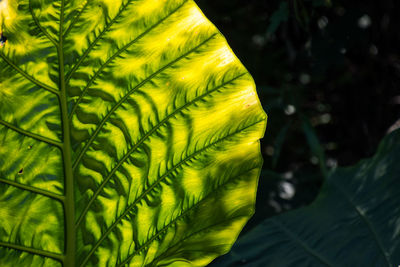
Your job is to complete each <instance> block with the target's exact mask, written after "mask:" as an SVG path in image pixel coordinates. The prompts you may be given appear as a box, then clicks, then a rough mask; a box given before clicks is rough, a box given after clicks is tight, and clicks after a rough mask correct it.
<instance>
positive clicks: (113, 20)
mask: <svg viewBox="0 0 400 267" xmlns="http://www.w3.org/2000/svg"><path fill="white" fill-rule="evenodd" d="M132 2H133V0H128V1H127V2H126V4H122V6H121V8H120V9H119V11H118V13H117V14H116V15H115V17H114V18H113V19H112V20H111V21H110V22H109V23H108V24H107V25H106V26H105V27H104V29H103V30H102V31H101V32H100V33H99V35H98V36H96V38H95V39H94V41H93V42H92V43H91V44H90V45H89V47H88V49H86V51H85V53H83V55H82V56H81V57H80V58H79V60H78V62H77V63H76V64H75V65H74V66H73V67H72V69H71V71H70V72H69V73H68V75H67V77H66V79H65V80H66V82H68V81H69V79H70V78H71V77H72V75H73V74H74V73H75V71H76V70H77V69H78V67H79V66H80V65H81V64H82V62H83V60H84V59H85V58H86V57H87V55H89V53H90V52H91V51H92V49H93V48H94V46H95V45H96V44H97V42H98V41H99V40H100V39H101V37H102V36H103V35H104V34H105V33H106V32H107V31H108V30H109V29H110V27H111V26H112V25H113V24H114V22H115V21H116V20H117V18H118V17H119V16H120V15H121V14H122V12H123V11H124V10H125V9H126V8H127V7H128V5H129V4H130V3H132Z"/></svg>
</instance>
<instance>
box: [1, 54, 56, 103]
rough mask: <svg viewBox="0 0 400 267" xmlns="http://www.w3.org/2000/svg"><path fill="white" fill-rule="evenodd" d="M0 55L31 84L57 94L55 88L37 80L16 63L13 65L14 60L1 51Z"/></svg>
mask: <svg viewBox="0 0 400 267" xmlns="http://www.w3.org/2000/svg"><path fill="white" fill-rule="evenodd" d="M0 57H1V58H2V59H3V60H4V61H5V62H6V63H7V64H8V65H9V66H10V67H12V68H13V69H14V70H16V71H17V72H18V73H19V74H21V75H22V76H24V77H25V78H26V79H27V80H29V81H30V82H32V83H33V84H35V85H37V86H39V87H40V88H42V89H44V90H47V91H49V92H51V93H53V94H55V95H57V96H58V95H59V92H58V90H57V89H54V88H53V87H50V86H49V85H47V84H44V83H42V82H40V81H38V80H36V79H35V78H34V77H32V76H30V75H29V74H28V73H26V72H25V71H23V70H22V69H21V68H19V67H18V66H17V65H15V63H14V62H12V61H11V60H10V59H9V58H8V57H6V56H5V55H4V54H3V53H0Z"/></svg>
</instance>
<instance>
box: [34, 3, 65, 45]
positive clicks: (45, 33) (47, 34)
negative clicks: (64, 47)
mask: <svg viewBox="0 0 400 267" xmlns="http://www.w3.org/2000/svg"><path fill="white" fill-rule="evenodd" d="M31 1H32V0H29V12H30V13H31V16H32V18H33V20H34V21H35V23H36V25H37V26H38V28H39V29H40V31H41V32H42V33H43V34H44V35H46V37H47V38H48V39H49V40H50V42H52V43H53V45H54V46H55V47H56V48H58V44H57V42H56V41H55V40H54V39H53V37H51V36H50V34H49V33H48V32H47V31H46V30H45V29H43V27H42V25H40V22H39V19H38V18H37V17H36V15H35V12H33V8H32V3H31Z"/></svg>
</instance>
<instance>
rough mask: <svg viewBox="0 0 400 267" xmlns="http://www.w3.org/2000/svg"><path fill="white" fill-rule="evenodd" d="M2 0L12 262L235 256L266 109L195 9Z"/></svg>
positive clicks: (190, 261) (4, 173) (4, 245)
mask: <svg viewBox="0 0 400 267" xmlns="http://www.w3.org/2000/svg"><path fill="white" fill-rule="evenodd" d="M0 8H1V9H0V23H1V24H0V25H1V29H0V30H1V31H2V40H3V41H2V46H1V47H0V65H1V68H0V103H1V105H0V266H61V265H64V266H124V265H129V266H143V265H156V266H167V265H168V266H185V265H194V266H202V265H206V264H207V263H209V262H210V261H211V260H212V259H214V258H215V257H217V256H218V255H220V254H223V253H226V252H227V251H228V250H229V249H230V247H231V246H232V244H233V242H234V240H235V239H236V237H237V235H238V233H239V232H240V230H241V229H242V227H243V225H244V224H245V223H246V221H247V220H248V218H249V217H250V216H251V215H252V213H253V212H254V201H255V191H256V185H257V179H258V174H259V170H260V166H261V164H262V159H261V156H260V152H259V138H260V137H261V136H262V135H263V133H264V130H265V123H266V115H265V114H264V112H263V110H262V108H261V106H260V103H259V101H258V98H257V95H256V91H255V87H254V82H253V80H252V78H251V76H250V75H249V74H248V72H247V71H246V69H245V68H244V67H243V66H242V64H241V63H240V62H239V60H238V59H237V58H236V57H235V56H234V54H233V53H232V51H231V50H230V48H229V47H228V45H227V43H226V40H225V39H224V37H223V36H222V35H221V34H220V33H219V32H218V30H217V29H216V28H215V27H214V26H213V25H212V24H211V23H210V22H209V21H208V20H207V19H206V18H205V17H204V15H203V14H202V13H201V11H200V10H199V9H198V7H197V6H196V4H195V3H194V2H193V1H185V0H90V1H77V0H58V1H51V0H30V1H28V0H15V1H11V0H1V1H0ZM6 39H7V40H6ZM5 40H6V41H5ZM4 41H5V43H4Z"/></svg>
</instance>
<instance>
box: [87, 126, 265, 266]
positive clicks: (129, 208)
mask: <svg viewBox="0 0 400 267" xmlns="http://www.w3.org/2000/svg"><path fill="white" fill-rule="evenodd" d="M260 122H262V121H257V122H255V123H252V124H250V125H247V126H245V127H243V128H241V129H238V130H236V131H234V132H233V133H231V134H228V135H226V136H224V137H222V138H220V139H218V140H216V141H215V142H213V143H210V144H209V145H207V146H205V147H203V148H201V149H199V150H197V151H195V152H193V153H192V154H190V155H188V156H187V157H186V158H184V159H182V160H181V161H180V162H178V163H177V164H176V165H175V166H174V167H172V168H171V169H169V170H168V171H167V172H166V173H164V174H163V175H162V176H160V177H159V178H158V179H157V180H156V181H155V182H154V183H153V184H152V185H151V186H150V187H149V188H147V189H146V190H145V191H144V192H143V193H142V194H141V195H140V196H139V197H138V198H137V199H135V200H134V201H133V202H132V204H130V205H129V206H128V207H127V208H126V209H125V211H124V213H122V214H121V215H120V216H119V217H118V218H117V219H116V220H115V222H114V223H113V224H112V225H111V226H110V227H109V228H108V229H107V231H106V232H105V233H104V234H103V235H102V236H101V238H100V239H99V240H98V241H97V242H96V244H95V245H94V246H93V248H92V250H91V251H90V252H89V254H88V255H87V257H86V258H85V260H84V261H83V263H82V264H81V266H83V265H84V264H85V263H86V262H87V261H88V260H89V258H90V257H91V255H92V254H93V253H94V252H95V250H96V249H97V248H98V247H99V246H100V244H101V243H102V242H103V240H104V239H105V238H106V237H107V236H108V235H109V234H110V233H111V231H112V230H113V229H114V228H115V227H116V226H117V224H118V223H119V222H120V221H121V220H122V219H123V218H124V217H125V216H126V215H127V214H128V213H129V211H131V210H132V209H133V208H134V207H135V206H136V205H137V204H138V203H139V202H140V201H141V200H143V199H144V198H145V197H146V195H147V194H148V193H149V192H151V191H152V190H153V189H154V188H155V187H156V186H157V185H158V184H160V183H161V182H162V181H163V180H164V178H166V177H168V175H170V174H171V173H172V172H173V171H174V170H176V169H177V168H179V167H180V166H182V165H183V164H184V163H186V162H187V161H188V160H190V159H191V158H193V157H195V156H196V155H199V154H200V153H202V152H203V151H206V150H207V149H209V148H210V147H212V146H215V145H216V144H218V143H220V142H222V141H224V140H226V139H228V138H230V137H232V136H234V135H236V134H238V133H240V132H242V131H243V130H245V129H248V128H250V127H252V126H254V125H256V124H258V123H260ZM103 187H104V186H103ZM92 199H94V198H92Z"/></svg>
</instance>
